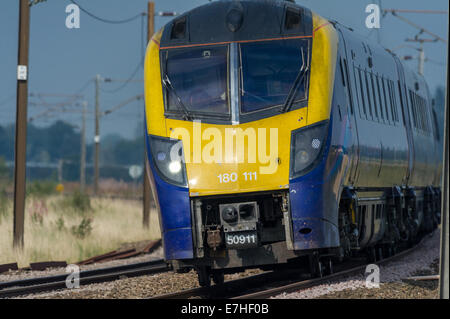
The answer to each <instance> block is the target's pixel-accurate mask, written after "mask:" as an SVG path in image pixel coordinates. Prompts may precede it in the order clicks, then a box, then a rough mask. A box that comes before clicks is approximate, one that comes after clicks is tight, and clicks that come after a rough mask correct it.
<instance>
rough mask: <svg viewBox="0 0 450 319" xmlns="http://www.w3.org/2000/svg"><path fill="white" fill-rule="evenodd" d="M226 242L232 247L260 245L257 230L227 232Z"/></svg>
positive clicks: (228, 246) (245, 247)
mask: <svg viewBox="0 0 450 319" xmlns="http://www.w3.org/2000/svg"><path fill="white" fill-rule="evenodd" d="M225 244H226V245H227V248H231V249H247V248H254V247H258V235H257V233H256V231H249V232H236V233H225Z"/></svg>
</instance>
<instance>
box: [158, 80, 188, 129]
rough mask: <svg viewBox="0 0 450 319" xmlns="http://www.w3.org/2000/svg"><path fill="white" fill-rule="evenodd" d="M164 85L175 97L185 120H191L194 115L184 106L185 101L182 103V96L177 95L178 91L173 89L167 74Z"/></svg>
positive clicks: (163, 81)
mask: <svg viewBox="0 0 450 319" xmlns="http://www.w3.org/2000/svg"><path fill="white" fill-rule="evenodd" d="M162 83H163V85H164V87H165V88H166V89H167V90H168V91H170V92H171V93H172V94H173V95H174V96H175V100H176V105H177V107H178V109H179V110H180V111H181V112H182V113H183V114H184V117H183V118H184V119H185V120H186V121H189V120H191V119H192V114H191V113H190V112H189V110H188V109H187V108H186V106H185V105H184V103H183V101H181V99H180V96H179V95H178V94H177V91H176V90H175V88H174V87H173V85H172V82H171V81H170V79H169V76H168V75H167V74H166V76H165V77H164V79H163V80H162Z"/></svg>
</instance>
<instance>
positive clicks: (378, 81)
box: [375, 75, 384, 122]
mask: <svg viewBox="0 0 450 319" xmlns="http://www.w3.org/2000/svg"><path fill="white" fill-rule="evenodd" d="M375 82H376V87H377V91H378V102H379V105H380V116H381V120H382V121H383V122H384V112H383V99H382V97H381V90H380V77H379V76H378V75H377V76H376V77H375Z"/></svg>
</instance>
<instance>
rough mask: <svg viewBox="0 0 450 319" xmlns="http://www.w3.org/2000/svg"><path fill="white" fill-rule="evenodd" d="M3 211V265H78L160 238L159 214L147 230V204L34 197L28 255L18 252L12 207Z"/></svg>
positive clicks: (28, 219)
mask: <svg viewBox="0 0 450 319" xmlns="http://www.w3.org/2000/svg"><path fill="white" fill-rule="evenodd" d="M0 201H2V202H3V204H2V207H0V210H2V208H3V210H2V211H0V264H5V263H12V262H17V263H18V264H19V267H26V266H28V265H29V263H30V262H40V261H67V262H68V263H74V262H78V261H80V260H83V259H87V258H90V257H92V256H96V255H99V254H103V253H105V252H108V251H111V250H115V249H117V248H119V247H120V246H121V244H123V243H129V242H137V241H142V240H153V239H156V238H160V230H159V221H158V215H157V212H156V211H152V212H151V215H150V216H151V219H150V223H151V224H150V229H144V228H143V226H142V203H141V202H140V201H136V200H119V199H117V200H115V199H89V197H84V195H81V194H79V193H78V194H77V193H75V194H74V195H72V196H69V197H66V196H57V195H53V196H44V197H37V196H29V197H27V203H26V210H25V214H26V215H25V238H24V249H23V251H18V250H15V249H13V247H12V245H13V242H12V239H13V216H12V215H13V214H12V204H10V203H9V204H5V201H10V199H6V198H5V197H2V198H0Z"/></svg>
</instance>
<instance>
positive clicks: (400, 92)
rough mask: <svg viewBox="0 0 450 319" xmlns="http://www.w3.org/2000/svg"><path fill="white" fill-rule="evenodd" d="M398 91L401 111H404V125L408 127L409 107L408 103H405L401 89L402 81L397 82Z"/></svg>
mask: <svg viewBox="0 0 450 319" xmlns="http://www.w3.org/2000/svg"><path fill="white" fill-rule="evenodd" d="M397 89H398V93H399V94H400V106H401V111H402V120H403V125H404V126H406V118H405V107H407V106H406V105H405V104H406V101H403V97H402V88H401V84H400V81H397ZM394 91H395V90H394ZM406 99H408V98H406Z"/></svg>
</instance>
